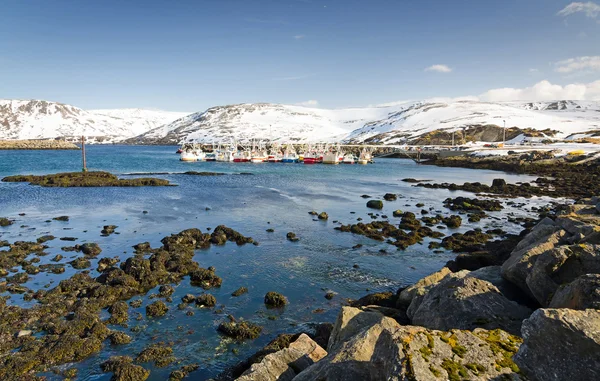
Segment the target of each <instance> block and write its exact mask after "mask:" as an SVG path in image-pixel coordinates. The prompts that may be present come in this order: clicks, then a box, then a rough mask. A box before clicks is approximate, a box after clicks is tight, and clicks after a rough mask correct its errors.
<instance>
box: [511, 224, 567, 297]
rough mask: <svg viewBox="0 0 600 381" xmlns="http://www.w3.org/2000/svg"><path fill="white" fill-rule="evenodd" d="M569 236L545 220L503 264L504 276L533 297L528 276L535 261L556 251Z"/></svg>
mask: <svg viewBox="0 0 600 381" xmlns="http://www.w3.org/2000/svg"><path fill="white" fill-rule="evenodd" d="M567 236H568V233H567V232H566V231H565V230H563V229H561V228H559V227H557V226H556V225H554V221H552V220H551V219H549V218H545V219H543V220H542V221H541V222H540V223H538V224H537V225H536V226H535V227H534V228H533V229H532V230H531V232H530V233H529V234H527V235H526V236H525V238H523V240H522V241H521V242H519V243H518V244H517V246H516V247H515V249H514V250H513V251H512V253H511V254H510V257H509V258H508V259H507V260H506V262H504V264H502V276H503V277H504V278H506V279H507V280H509V281H510V282H512V283H514V284H516V285H517V286H519V288H520V289H521V290H523V291H525V292H526V293H527V294H528V295H529V296H531V297H533V294H532V293H531V291H530V290H529V287H528V286H527V276H528V275H529V273H530V272H531V269H532V267H533V265H534V264H535V261H536V260H537V258H538V257H539V256H540V255H541V254H543V253H545V252H546V251H549V250H552V249H554V247H555V246H556V245H557V244H558V243H559V242H561V241H562V240H563V239H565V238H566V237H567Z"/></svg>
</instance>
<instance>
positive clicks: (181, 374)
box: [169, 364, 200, 381]
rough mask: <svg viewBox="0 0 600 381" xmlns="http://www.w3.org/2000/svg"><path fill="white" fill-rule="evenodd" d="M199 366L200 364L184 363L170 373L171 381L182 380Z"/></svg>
mask: <svg viewBox="0 0 600 381" xmlns="http://www.w3.org/2000/svg"><path fill="white" fill-rule="evenodd" d="M199 368H200V365H199V364H189V365H184V366H182V367H181V368H180V369H177V370H174V371H172V372H171V374H170V375H169V381H180V380H182V379H184V378H185V377H187V376H188V375H189V374H190V373H192V372H193V371H195V370H197V369H199Z"/></svg>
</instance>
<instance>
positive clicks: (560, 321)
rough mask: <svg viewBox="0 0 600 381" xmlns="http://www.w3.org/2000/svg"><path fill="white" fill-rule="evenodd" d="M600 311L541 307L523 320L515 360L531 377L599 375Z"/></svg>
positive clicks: (569, 377) (560, 377) (591, 377)
mask: <svg viewBox="0 0 600 381" xmlns="http://www.w3.org/2000/svg"><path fill="white" fill-rule="evenodd" d="M599 326H600V311H598V310H594V309H587V310H584V311H576V310H570V309H566V308H560V309H538V310H536V311H535V312H534V313H533V314H532V315H531V317H530V318H529V319H527V320H525V321H524V322H523V329H522V334H523V345H522V346H521V348H520V349H519V352H518V353H517V354H516V355H515V356H514V361H515V363H517V365H518V366H519V367H520V368H521V370H522V371H523V373H524V374H525V375H526V376H527V377H528V378H529V379H531V380H535V381H538V380H539V381H542V380H543V381H546V380H554V381H559V380H574V381H575V380H576V381H579V380H581V381H584V380H598V379H600V331H599V330H598V327H599Z"/></svg>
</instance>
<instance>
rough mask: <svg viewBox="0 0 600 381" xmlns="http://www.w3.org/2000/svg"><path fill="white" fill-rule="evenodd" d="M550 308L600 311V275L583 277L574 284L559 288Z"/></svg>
mask: <svg viewBox="0 0 600 381" xmlns="http://www.w3.org/2000/svg"><path fill="white" fill-rule="evenodd" d="M549 307H550V308H570V309H573V310H585V309H587V308H595V309H597V310H600V274H586V275H582V276H580V277H579V278H577V279H575V280H574V281H573V282H571V283H569V284H567V285H564V286H562V287H559V288H558V290H557V291H556V293H555V294H554V296H553V297H552V300H551V301H550V305H549Z"/></svg>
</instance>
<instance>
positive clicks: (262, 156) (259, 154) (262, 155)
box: [250, 151, 268, 163]
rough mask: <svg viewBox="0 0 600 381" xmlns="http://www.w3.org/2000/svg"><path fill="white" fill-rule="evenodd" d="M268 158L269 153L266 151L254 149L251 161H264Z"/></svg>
mask: <svg viewBox="0 0 600 381" xmlns="http://www.w3.org/2000/svg"><path fill="white" fill-rule="evenodd" d="M267 160H268V155H267V153H266V152H265V151H253V152H252V156H251V158H250V161H251V162H253V163H264V162H266V161H267Z"/></svg>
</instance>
